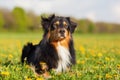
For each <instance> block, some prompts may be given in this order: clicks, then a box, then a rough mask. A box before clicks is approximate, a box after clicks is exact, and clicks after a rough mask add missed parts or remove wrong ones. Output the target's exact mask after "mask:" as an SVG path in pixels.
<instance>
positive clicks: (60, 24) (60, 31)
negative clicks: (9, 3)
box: [21, 15, 77, 74]
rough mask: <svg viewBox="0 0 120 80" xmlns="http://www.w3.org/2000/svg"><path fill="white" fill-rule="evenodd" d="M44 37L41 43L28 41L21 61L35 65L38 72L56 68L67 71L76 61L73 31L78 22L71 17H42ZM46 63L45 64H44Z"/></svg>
mask: <svg viewBox="0 0 120 80" xmlns="http://www.w3.org/2000/svg"><path fill="white" fill-rule="evenodd" d="M42 26H43V30H44V35H43V39H42V40H41V41H40V43H39V44H37V45H33V44H32V43H28V44H27V45H25V46H24V48H23V50H22V56H21V61H22V63H24V62H25V61H26V63H27V64H29V65H32V66H34V68H35V72H36V73H37V74H41V73H44V72H45V71H46V70H47V71H49V70H51V69H54V70H55V71H56V72H62V71H66V70H67V69H68V68H70V67H71V66H72V65H73V64H75V63H76V59H75V50H74V45H73V39H72V33H73V32H74V30H75V28H76V26H77V24H76V23H74V22H72V21H71V20H70V18H69V17H59V16H55V15H52V16H50V17H48V18H43V17H42ZM43 63H45V66H44V65H43Z"/></svg>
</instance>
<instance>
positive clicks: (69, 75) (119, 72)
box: [0, 33, 120, 80]
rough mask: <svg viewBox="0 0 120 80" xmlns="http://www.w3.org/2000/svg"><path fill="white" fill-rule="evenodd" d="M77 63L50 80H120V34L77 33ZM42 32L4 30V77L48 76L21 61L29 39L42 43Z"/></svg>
mask: <svg viewBox="0 0 120 80" xmlns="http://www.w3.org/2000/svg"><path fill="white" fill-rule="evenodd" d="M73 36H74V43H75V50H76V62H77V64H76V65H75V66H73V67H72V69H71V71H69V72H64V73H59V74H55V73H54V72H53V71H51V72H50V74H51V76H52V78H50V79H49V80H120V34H74V35H73ZM41 37H42V34H41V33H0V80H44V78H43V77H42V76H39V77H38V76H36V75H34V73H33V71H32V70H31V69H30V68H29V66H28V65H26V64H25V65H23V66H22V65H21V63H20V57H21V50H22V47H23V45H24V44H26V43H27V42H33V43H34V44H37V43H39V41H40V40H41Z"/></svg>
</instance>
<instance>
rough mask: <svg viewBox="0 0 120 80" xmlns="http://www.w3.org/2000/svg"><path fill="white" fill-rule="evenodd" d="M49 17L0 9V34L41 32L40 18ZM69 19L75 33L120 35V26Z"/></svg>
mask: <svg viewBox="0 0 120 80" xmlns="http://www.w3.org/2000/svg"><path fill="white" fill-rule="evenodd" d="M49 15H51V14H46V13H43V14H40V15H36V14H35V13H34V12H33V11H25V10H24V9H23V8H21V7H15V8H14V9H13V10H12V11H10V10H8V9H5V8H3V9H0V32H41V29H42V27H41V16H44V17H48V16H49ZM71 19H72V20H73V21H75V22H77V24H78V27H77V29H76V33H120V24H115V23H108V22H92V21H91V20H88V19H76V18H74V17H71Z"/></svg>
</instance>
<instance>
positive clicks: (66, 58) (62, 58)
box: [56, 43, 71, 72]
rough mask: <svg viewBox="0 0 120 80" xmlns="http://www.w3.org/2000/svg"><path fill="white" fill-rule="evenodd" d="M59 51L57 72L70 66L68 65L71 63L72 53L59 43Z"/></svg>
mask: <svg viewBox="0 0 120 80" xmlns="http://www.w3.org/2000/svg"><path fill="white" fill-rule="evenodd" d="M57 52H58V57H59V60H58V67H57V69H56V72H62V71H65V70H66V69H67V68H68V66H69V65H70V64H71V62H70V58H71V55H70V52H69V50H68V49H67V48H66V47H64V46H62V45H60V44H59V43H58V46H57Z"/></svg>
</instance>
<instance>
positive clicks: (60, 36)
mask: <svg viewBox="0 0 120 80" xmlns="http://www.w3.org/2000/svg"><path fill="white" fill-rule="evenodd" d="M65 38H66V36H65V34H58V39H59V40H63V39H65Z"/></svg>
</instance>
